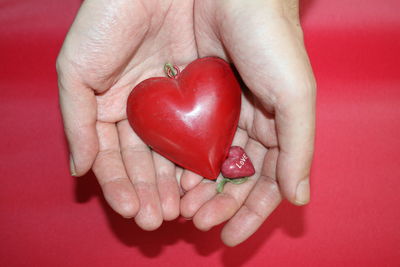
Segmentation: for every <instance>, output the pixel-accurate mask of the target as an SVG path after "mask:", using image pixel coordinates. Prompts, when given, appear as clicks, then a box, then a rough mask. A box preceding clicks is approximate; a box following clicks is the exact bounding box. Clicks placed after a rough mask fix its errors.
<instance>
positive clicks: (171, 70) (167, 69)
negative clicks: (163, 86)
mask: <svg viewBox="0 0 400 267" xmlns="http://www.w3.org/2000/svg"><path fill="white" fill-rule="evenodd" d="M164 71H165V73H166V74H167V75H168V76H169V73H171V75H172V76H176V75H177V72H176V70H175V68H174V65H172V64H171V63H167V64H165V65H164Z"/></svg>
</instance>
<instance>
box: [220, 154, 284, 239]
mask: <svg viewBox="0 0 400 267" xmlns="http://www.w3.org/2000/svg"><path fill="white" fill-rule="evenodd" d="M277 158H278V149H276V148H274V149H270V150H268V152H267V154H266V156H265V161H264V164H263V169H262V173H261V176H260V178H259V179H258V180H257V183H256V185H255V186H254V188H253V190H252V191H251V193H250V195H249V197H248V198H247V199H246V201H245V203H244V205H243V206H242V207H241V208H240V209H239V211H238V212H237V213H236V214H235V215H234V216H233V217H232V219H230V220H229V221H228V223H227V224H226V225H225V226H224V228H223V229H222V232H221V239H222V241H223V242H224V243H225V244H226V245H228V246H236V245H238V244H239V243H241V242H243V241H245V240H246V239H247V238H249V237H250V236H251V235H252V234H253V233H254V232H255V231H256V230H257V229H258V228H259V227H260V226H261V224H262V223H263V222H264V221H265V219H266V218H267V217H268V216H269V215H270V214H271V213H272V212H273V211H274V210H275V208H276V207H277V206H278V205H279V203H280V202H281V199H282V197H281V194H280V191H279V187H278V184H277V182H276V164H277Z"/></svg>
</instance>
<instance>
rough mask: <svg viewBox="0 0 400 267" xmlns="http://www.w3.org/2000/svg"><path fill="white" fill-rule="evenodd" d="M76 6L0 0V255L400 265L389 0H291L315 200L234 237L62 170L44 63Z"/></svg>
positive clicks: (20, 261)
mask: <svg viewBox="0 0 400 267" xmlns="http://www.w3.org/2000/svg"><path fill="white" fill-rule="evenodd" d="M79 5H80V1H77V0H74V1H63V0H24V1H22V0H18V1H16V0H15V1H12V0H10V1H7V0H0V122H1V124H0V175H1V184H0V214H1V215H0V216H1V217H0V240H1V241H0V266H121V267H122V266H233V267H236V266H336V265H340V266H400V245H399V244H400V222H399V221H400V207H399V202H400V197H399V193H398V190H399V189H400V66H399V65H400V64H399V63H400V15H399V14H400V13H399V12H400V1H398V0H385V1H378V0H375V1H374V0H336V1H332V0H315V1H310V0H308V1H307V0H303V1H302V23H303V26H304V31H305V39H306V45H307V48H308V51H309V54H310V57H311V61H312V64H313V67H314V70H315V75H316V78H317V81H318V89H319V91H318V103H317V112H318V113H317V139H316V153H315V160H314V164H313V170H312V202H311V204H310V205H309V206H307V207H304V208H299V207H293V206H291V205H289V204H288V203H283V204H282V205H281V206H280V207H279V208H278V209H277V210H276V211H275V212H274V213H273V214H272V215H271V216H270V218H269V219H268V220H267V221H266V222H265V223H264V225H263V226H262V227H261V229H260V230H259V231H258V232H257V233H256V234H255V235H254V236H252V237H251V238H250V239H249V240H248V241H247V242H245V243H243V244H242V245H240V246H238V247H236V248H227V247H225V246H224V245H223V244H222V243H221V242H220V240H219V232H220V230H221V228H220V227H216V228H215V229H213V230H211V231H210V232H206V233H203V232H200V231H198V230H196V229H195V228H194V227H193V225H192V223H191V222H190V221H188V222H186V221H182V220H178V221H174V222H169V223H165V224H163V226H162V227H161V228H160V229H159V230H157V231H155V232H144V231H142V230H140V229H139V228H138V227H137V226H136V225H135V223H134V222H133V221H132V220H126V219H122V218H120V217H119V216H117V215H116V214H114V213H113V212H112V211H111V210H110V208H108V207H107V206H106V205H105V203H104V201H103V198H102V196H101V193H100V190H99V187H98V185H97V183H96V181H95V178H94V177H93V175H90V174H89V175H87V176H86V177H85V178H80V179H76V178H72V177H70V176H69V172H68V160H67V158H68V157H67V147H66V142H65V140H64V137H63V129H62V123H61V119H60V114H59V108H58V99H57V83H56V73H55V67H54V64H55V58H56V55H57V53H58V51H59V48H60V46H61V44H62V41H63V38H64V36H65V34H66V31H67V29H68V27H69V25H70V23H71V22H72V19H73V17H74V15H75V13H76V11H77V9H78V7H79Z"/></svg>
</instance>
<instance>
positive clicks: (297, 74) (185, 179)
mask: <svg viewBox="0 0 400 267" xmlns="http://www.w3.org/2000/svg"><path fill="white" fill-rule="evenodd" d="M204 56H217V57H221V58H223V59H225V60H227V61H229V62H231V63H233V64H234V65H235V66H236V68H237V70H238V72H239V74H240V76H241V77H242V79H243V81H244V83H245V84H246V87H247V88H248V90H245V93H243V97H242V109H241V116H240V121H239V126H238V130H237V132H236V135H235V138H234V142H233V144H232V145H239V146H242V147H243V148H245V151H246V153H247V154H248V156H249V157H250V158H251V160H252V162H253V164H254V167H255V169H256V174H255V175H253V176H252V177H250V179H249V180H248V181H247V182H245V183H243V184H240V185H233V184H227V185H226V186H225V189H224V192H223V193H222V194H217V192H216V185H215V183H214V182H211V181H208V180H206V179H203V178H202V177H200V176H198V175H196V174H194V173H192V172H190V171H186V170H182V169H181V168H179V167H176V166H175V165H174V164H173V163H172V162H170V161H168V160H167V159H165V158H164V157H162V156H160V155H158V154H157V153H155V152H154V151H152V150H150V149H149V148H148V147H147V146H146V145H145V144H144V143H143V142H142V141H141V140H140V138H138V137H137V136H136V135H135V133H134V132H133V131H132V129H131V128H130V126H129V123H128V121H127V118H126V112H125V109H126V99H127V96H128V95H129V93H130V91H131V90H132V88H133V87H134V86H135V85H136V84H137V83H139V82H140V81H142V80H144V79H146V78H149V77H152V76H165V74H164V73H163V66H164V64H165V63H167V62H171V63H174V64H176V65H178V66H179V67H180V68H181V69H183V68H184V67H185V66H186V65H187V64H189V63H190V62H191V61H193V60H195V59H196V58H199V57H204ZM57 70H58V74H59V88H60V104H61V111H62V115H63V120H64V126H65V132H66V136H67V139H68V142H69V147H70V151H71V172H72V174H73V175H74V176H82V175H84V174H85V173H86V172H87V171H88V170H90V169H91V168H92V169H93V172H94V173H95V175H96V177H97V179H98V181H99V184H100V185H101V187H102V190H103V193H104V197H105V199H106V200H107V202H108V203H109V205H110V206H111V207H112V208H113V209H114V210H115V211H116V212H117V213H119V214H121V215H122V216H124V217H127V218H132V217H133V218H135V221H136V223H137V225H138V226H139V227H141V228H142V229H145V230H154V229H156V228H158V227H159V226H160V225H161V223H162V221H163V220H173V219H175V218H176V217H178V216H179V214H181V215H182V216H184V217H187V218H192V219H193V223H194V225H195V226H196V227H197V228H199V229H200V230H208V229H210V228H212V227H213V226H215V225H218V224H220V223H222V222H225V221H227V224H226V225H225V226H224V228H223V230H222V233H221V238H222V240H223V242H224V243H225V244H226V245H228V246H235V245H237V244H239V243H241V242H243V241H244V240H246V239H247V238H248V237H249V236H250V235H252V234H253V233H254V232H255V231H256V230H257V229H258V228H259V227H260V225H261V224H262V223H263V222H264V220H265V219H266V218H267V217H268V215H269V214H270V213H271V212H272V211H273V210H274V209H275V208H276V207H277V206H278V204H279V203H280V201H281V200H282V199H283V198H286V199H288V200H289V201H290V202H292V203H294V204H296V205H304V204H307V203H308V202H309V198H310V188H309V174H310V166H311V161H312V155H313V150H314V128H315V92H316V90H315V81H314V77H313V73H312V70H311V66H310V63H309V60H308V56H307V53H306V51H305V49H304V44H303V36H302V30H301V27H300V24H299V17H298V1H295V0H264V1H259V0H252V1H241V0H231V1H215V0H158V1H157V0H146V1H144V0H142V1H140V0H130V1H126V0H113V1H110V0H86V1H85V2H84V3H83V4H82V7H81V8H80V11H79V13H78V15H77V17H76V19H75V21H74V23H73V25H72V27H71V29H70V31H69V33H68V35H67V37H66V40H65V42H64V45H63V47H62V50H61V52H60V55H59V57H58V60H57ZM183 193H185V194H184V195H183ZM181 197H182V198H181Z"/></svg>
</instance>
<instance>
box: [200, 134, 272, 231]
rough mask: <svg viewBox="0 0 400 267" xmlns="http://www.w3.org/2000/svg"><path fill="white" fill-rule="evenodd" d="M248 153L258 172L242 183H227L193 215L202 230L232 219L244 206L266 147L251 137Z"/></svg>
mask: <svg viewBox="0 0 400 267" xmlns="http://www.w3.org/2000/svg"><path fill="white" fill-rule="evenodd" d="M245 151H246V154H248V155H249V157H250V158H251V159H252V163H253V165H254V168H255V170H256V173H255V174H254V175H253V176H251V177H249V179H248V181H246V182H245V183H243V184H241V185H235V184H231V183H227V184H226V185H225V188H224V191H223V192H222V193H219V194H217V195H216V196H215V197H213V198H212V199H211V200H210V201H208V202H207V203H205V204H204V205H203V206H202V207H201V208H200V209H199V211H198V212H197V213H196V215H195V216H194V217H193V223H194V224H195V226H196V227H197V228H199V229H201V230H204V231H205V230H209V229H210V228H212V227H213V226H215V225H218V224H220V223H222V222H224V221H226V220H228V219H230V218H231V217H232V216H233V215H234V214H235V213H236V212H237V210H238V209H239V208H240V207H241V206H242V204H243V202H244V201H245V199H246V198H247V196H248V194H249V192H250V191H251V189H252V188H253V186H254V184H255V182H256V180H257V178H258V176H259V175H260V171H261V167H262V164H263V160H264V156H265V153H266V148H265V147H264V146H262V145H261V144H260V143H258V142H256V141H254V140H252V139H250V140H249V142H248V143H247V145H246V147H245Z"/></svg>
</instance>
